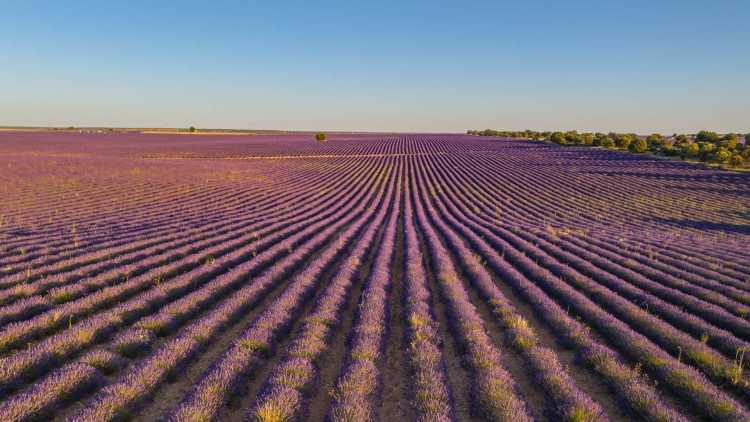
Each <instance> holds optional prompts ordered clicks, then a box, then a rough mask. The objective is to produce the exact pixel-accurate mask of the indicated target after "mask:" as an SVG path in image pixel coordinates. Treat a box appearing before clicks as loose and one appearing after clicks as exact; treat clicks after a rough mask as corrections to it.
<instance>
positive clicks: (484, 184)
mask: <svg viewBox="0 0 750 422" xmlns="http://www.w3.org/2000/svg"><path fill="white" fill-rule="evenodd" d="M485 182H490V183H489V184H492V182H493V180H491V179H489V180H485ZM487 185H488V183H483V184H482V185H481V187H486V186H487Z"/></svg>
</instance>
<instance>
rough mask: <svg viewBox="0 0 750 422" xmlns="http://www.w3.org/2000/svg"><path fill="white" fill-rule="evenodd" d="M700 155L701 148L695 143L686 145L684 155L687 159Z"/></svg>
mask: <svg viewBox="0 0 750 422" xmlns="http://www.w3.org/2000/svg"><path fill="white" fill-rule="evenodd" d="M700 153H701V147H700V145H698V143H697V142H693V143H692V144H688V145H687V146H686V147H685V155H687V156H688V157H697V156H698V155H700Z"/></svg>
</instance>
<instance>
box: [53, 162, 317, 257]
mask: <svg viewBox="0 0 750 422" xmlns="http://www.w3.org/2000/svg"><path fill="white" fill-rule="evenodd" d="M306 173H309V174H306ZM317 176H318V175H317V174H315V172H314V169H313V170H311V171H303V172H300V174H297V175H296V176H295V177H293V178H290V179H289V180H288V184H287V186H294V185H300V183H302V185H304V182H305V181H309V180H310V179H311V178H312V179H315V178H316V177H317ZM257 190H258V189H254V190H252V189H251V190H247V189H245V191H247V192H253V191H257ZM216 192H217V191H216V190H215V189H214V190H212V191H211V195H212V196H214V197H215V195H216ZM229 194H231V195H232V196H235V197H236V196H238V195H239V193H237V192H232V191H230V192H229ZM260 194H261V195H262V194H263V190H261V191H260ZM229 198H230V197H228V198H227V199H229ZM214 199H215V198H214ZM182 202H184V201H179V200H178V203H182ZM224 202H226V201H224ZM213 203H216V202H215V201H214V202H213ZM251 203H252V202H251ZM183 205H184V204H183ZM203 211H204V210H198V211H195V214H196V215H197V216H198V218H201V215H202V214H204V212H203ZM182 216H183V214H181V217H182ZM99 217H100V216H97V218H99ZM181 223H182V221H179V222H178V223H177V225H176V226H177V227H179V226H180V225H182V224H181ZM151 225H153V224H151ZM160 226H161V225H160ZM67 228H68V227H65V229H66V230H67ZM162 228H163V227H159V229H162ZM157 230H158V229H157ZM151 232H154V230H151ZM100 237H101V239H102V240H103V239H111V238H112V233H109V232H107V233H104V234H103V235H102V236H100ZM125 238H126V239H127V238H128V235H127V234H126V236H125ZM42 240H45V241H47V243H46V244H45V248H48V247H50V246H52V245H50V244H49V243H48V242H49V239H44V238H42ZM95 240H96V239H91V242H93V243H91V244H92V245H97V244H100V243H101V242H98V241H95ZM67 243H69V242H67ZM67 243H66V242H63V244H67ZM106 243H110V242H106ZM54 253H56V254H59V253H60V251H55V252H54Z"/></svg>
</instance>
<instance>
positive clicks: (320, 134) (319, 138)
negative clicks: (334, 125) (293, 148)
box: [315, 132, 328, 142]
mask: <svg viewBox="0 0 750 422" xmlns="http://www.w3.org/2000/svg"><path fill="white" fill-rule="evenodd" d="M326 139H328V136H326V134H325V133H323V132H318V133H316V134H315V140H316V141H321V142H322V141H325V140H326Z"/></svg>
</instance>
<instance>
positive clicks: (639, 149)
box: [628, 138, 648, 154]
mask: <svg viewBox="0 0 750 422" xmlns="http://www.w3.org/2000/svg"><path fill="white" fill-rule="evenodd" d="M628 150H629V151H630V152H634V153H636V154H642V153H644V152H646V151H648V143H647V142H646V141H645V140H644V139H641V138H638V139H636V140H635V141H633V143H631V144H630V145H629V146H628Z"/></svg>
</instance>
